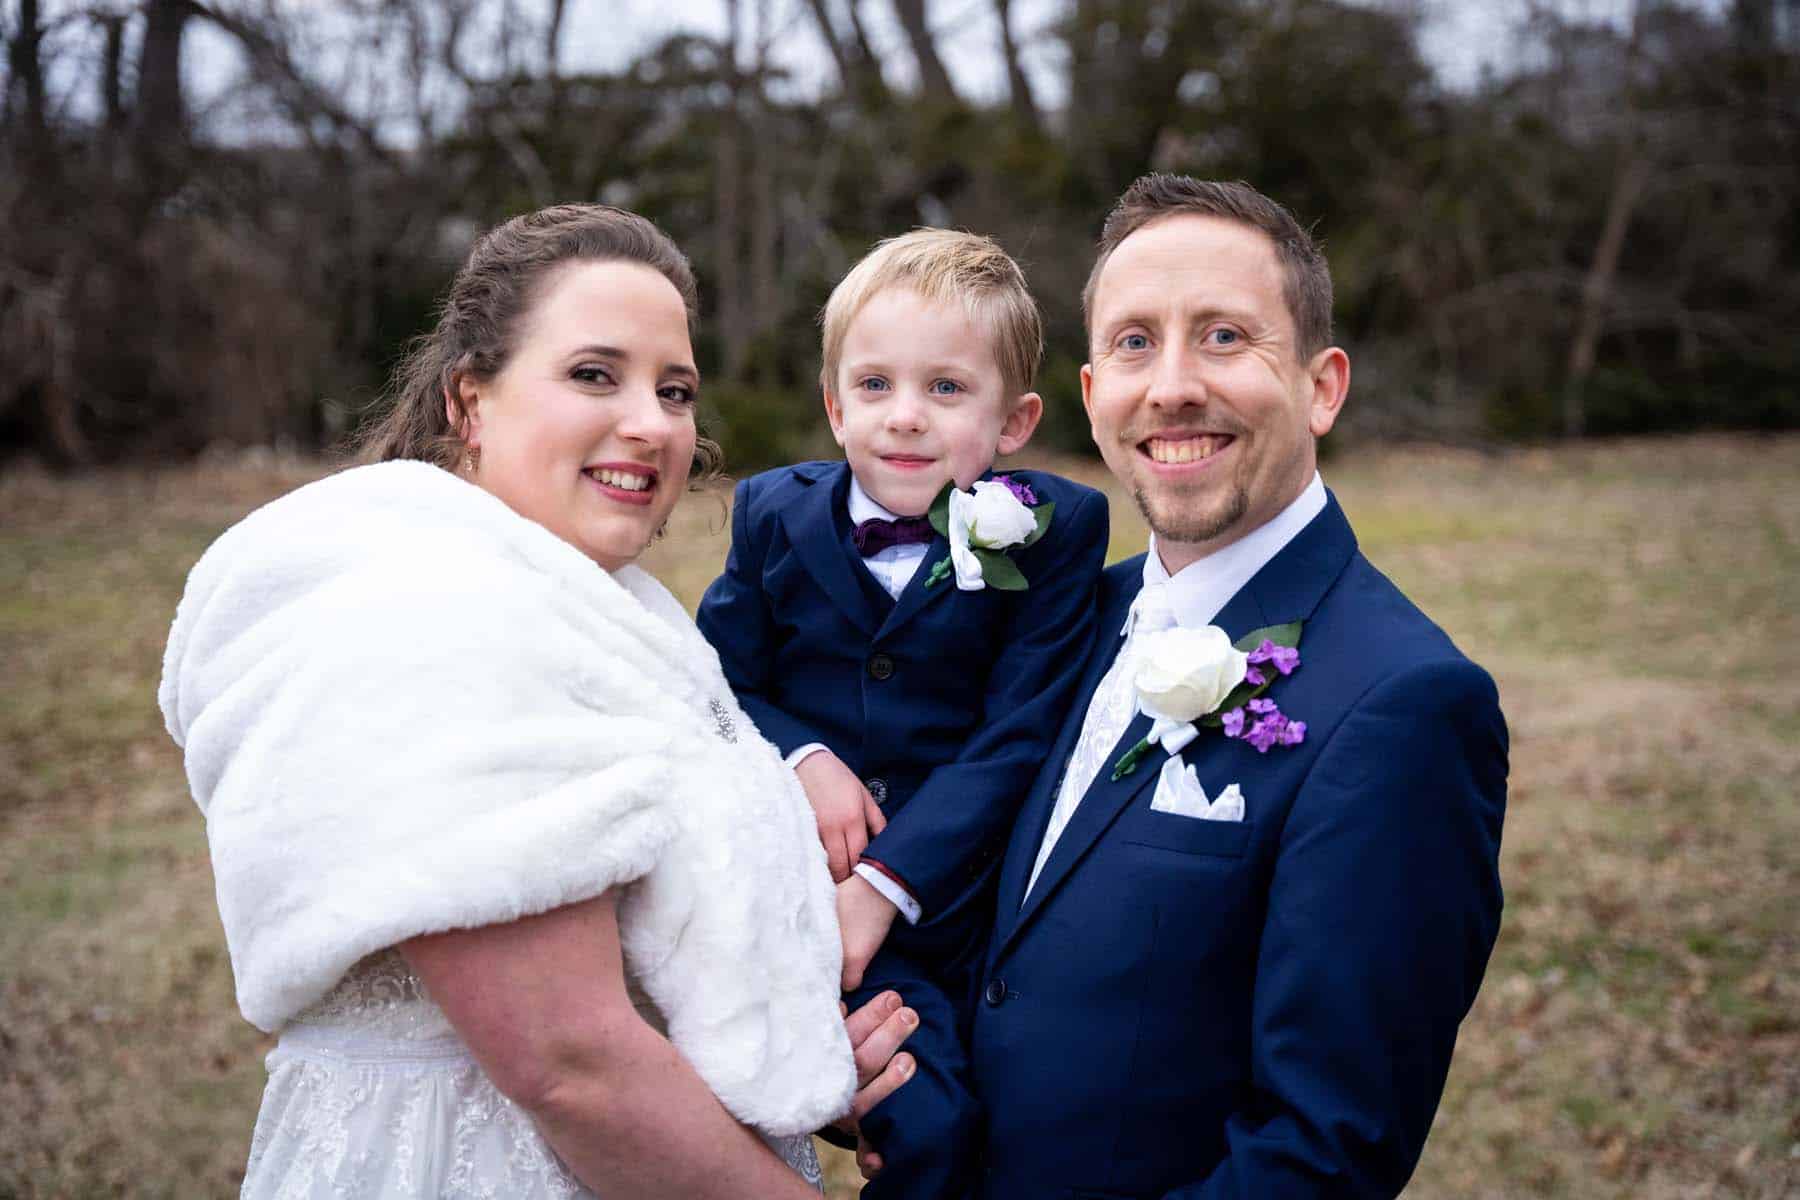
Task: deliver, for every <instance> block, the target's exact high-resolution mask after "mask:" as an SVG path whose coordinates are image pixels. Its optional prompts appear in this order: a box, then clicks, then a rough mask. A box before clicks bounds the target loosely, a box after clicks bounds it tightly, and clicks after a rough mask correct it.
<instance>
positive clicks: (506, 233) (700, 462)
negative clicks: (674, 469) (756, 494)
mask: <svg viewBox="0 0 1800 1200" xmlns="http://www.w3.org/2000/svg"><path fill="white" fill-rule="evenodd" d="M570 262H630V263H641V264H643V265H644V266H646V267H649V268H651V269H652V270H654V271H656V272H657V273H659V274H660V275H662V277H663V278H664V279H667V280H668V281H669V282H670V283H672V284H674V285H675V290H676V291H677V292H679V293H681V301H682V304H683V305H684V306H685V307H686V309H687V316H688V329H689V332H690V333H691V332H692V330H693V326H694V322H695V320H696V318H697V315H698V311H699V296H698V289H697V288H696V286H695V284H694V269H693V267H692V266H690V265H689V264H688V260H687V256H686V255H685V254H683V253H682V252H681V249H680V247H678V246H676V245H675V243H674V242H673V241H671V240H670V239H669V235H668V234H666V233H664V232H663V231H662V230H660V229H658V228H657V227H656V226H655V225H653V224H652V223H651V222H649V221H647V220H645V219H644V218H643V217H640V216H638V215H637V214H636V213H632V212H626V211H625V210H624V209H622V208H613V207H612V206H610V205H606V204H558V205H554V206H552V207H550V208H544V209H539V210H538V211H537V212H534V213H527V214H525V215H524V216H521V217H514V218H513V219H512V220H510V221H507V222H506V223H504V224H502V225H497V226H495V227H494V228H493V229H490V230H488V232H487V233H485V234H483V235H482V236H481V237H480V238H479V239H478V240H477V241H476V243H475V245H474V247H473V248H472V249H471V250H470V251H469V257H468V261H466V262H464V263H463V265H462V269H461V270H459V271H457V273H456V278H455V279H454V280H452V281H451V284H450V291H449V294H448V295H447V296H445V297H444V303H443V307H442V308H441V309H440V310H439V313H438V321H437V325H436V327H435V328H433V329H432V331H431V332H430V333H426V334H421V335H420V336H419V337H417V338H414V339H413V341H412V343H411V345H409V346H408V348H407V352H406V356H405V357H404V358H403V359H401V361H400V365H399V366H397V367H396V368H395V369H394V374H393V377H392V378H391V379H390V380H389V382H388V388H387V392H386V394H385V396H384V401H385V403H386V405H387V406H388V411H387V413H386V415H384V416H382V417H381V418H379V419H378V420H376V421H374V422H372V423H370V424H369V425H367V426H366V427H365V428H364V429H363V431H362V432H361V433H360V434H358V435H357V438H356V443H355V445H356V450H357V457H358V458H360V459H362V460H363V461H366V462H385V461H387V460H388V459H394V458H412V459H419V460H421V461H424V462H428V463H434V464H436V465H437V466H440V467H442V468H444V469H445V470H446V471H454V470H456V465H457V461H458V460H459V459H460V458H461V457H462V453H463V439H462V434H461V431H460V426H461V420H460V417H461V405H462V400H461V390H460V389H459V388H458V386H457V380H458V379H459V378H460V377H461V376H464V375H468V376H471V377H473V378H475V379H479V380H483V381H485V380H489V379H492V378H493V377H494V376H495V375H497V374H499V372H500V370H501V368H503V367H504V366H505V365H506V361H507V359H508V358H510V357H511V356H512V352H513V348H514V345H515V343H516V340H517V335H518V326H519V322H520V319H521V318H522V317H523V316H524V315H525V314H526V313H527V312H529V311H530V309H531V306H532V304H534V303H536V301H537V293H538V291H539V288H540V285H541V284H542V282H543V280H544V279H545V277H546V276H548V275H549V274H550V273H551V272H552V271H554V270H555V269H556V268H557V267H560V266H562V265H563V264H564V263H570ZM452 412H454V413H455V414H456V415H455V416H452V415H451V414H452ZM723 460H724V455H723V454H722V452H721V451H720V449H719V447H718V444H717V443H715V442H713V441H712V440H710V439H709V438H704V437H701V438H697V439H696V440H695V443H694V468H693V473H692V474H691V475H690V476H689V483H690V485H698V484H703V483H705V482H706V481H707V480H709V479H711V478H713V477H715V476H717V474H718V472H719V468H720V466H721V465H722V463H723Z"/></svg>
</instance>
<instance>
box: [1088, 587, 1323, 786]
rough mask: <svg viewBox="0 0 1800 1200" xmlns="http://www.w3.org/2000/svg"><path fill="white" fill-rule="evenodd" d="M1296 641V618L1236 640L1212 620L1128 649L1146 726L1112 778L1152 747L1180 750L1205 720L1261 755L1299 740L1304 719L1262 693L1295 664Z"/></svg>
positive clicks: (1297, 662)
mask: <svg viewBox="0 0 1800 1200" xmlns="http://www.w3.org/2000/svg"><path fill="white" fill-rule="evenodd" d="M1299 644H1300V622H1298V621H1295V622H1293V623H1291V624H1288V625H1271V626H1269V627H1268V628H1266V629H1256V630H1252V631H1251V632H1249V633H1247V634H1245V635H1244V636H1243V637H1241V638H1239V639H1238V640H1237V642H1236V643H1235V644H1234V643H1233V642H1232V640H1231V635H1230V634H1228V633H1226V632H1225V631H1224V630H1223V629H1220V628H1219V627H1218V626H1217V625H1208V626H1207V627H1206V628H1204V629H1180V628H1176V629H1166V630H1162V631H1161V632H1158V633H1148V634H1145V635H1144V636H1143V637H1142V639H1140V640H1139V641H1138V642H1137V643H1136V644H1135V645H1134V646H1133V648H1132V658H1133V660H1134V661H1133V663H1132V686H1133V688H1134V689H1135V690H1136V692H1137V703H1138V709H1139V711H1141V712H1143V713H1144V715H1145V716H1147V717H1149V718H1150V719H1151V725H1150V732H1149V733H1147V734H1145V735H1144V737H1143V738H1142V739H1141V740H1139V742H1138V743H1137V745H1135V746H1133V747H1132V748H1131V749H1129V750H1127V751H1126V752H1125V753H1124V754H1123V755H1121V756H1120V758H1119V761H1118V762H1116V763H1114V764H1113V769H1112V778H1114V779H1119V778H1121V777H1122V776H1125V775H1129V774H1131V773H1132V772H1133V771H1135V770H1137V765H1138V762H1139V760H1141V759H1142V758H1143V757H1144V755H1146V754H1148V753H1149V752H1150V747H1151V746H1153V745H1158V744H1160V745H1161V746H1162V748H1163V749H1164V750H1165V751H1167V752H1168V753H1169V754H1171V755H1174V754H1180V753H1181V752H1182V750H1184V749H1186V747H1187V744H1188V743H1189V742H1191V741H1193V740H1194V739H1195V738H1196V737H1198V736H1199V735H1200V727H1201V726H1202V725H1205V726H1207V727H1209V728H1216V729H1220V730H1222V731H1223V732H1224V734H1225V736H1226V737H1228V738H1241V739H1243V740H1244V741H1247V742H1249V743H1250V745H1251V746H1253V747H1254V748H1255V749H1256V751H1257V752H1258V753H1260V754H1266V753H1268V751H1269V749H1270V747H1272V746H1277V745H1280V746H1297V745H1299V744H1300V742H1301V741H1302V740H1304V739H1305V737H1306V723H1305V722H1304V721H1291V720H1289V719H1288V718H1286V717H1284V716H1283V715H1282V714H1281V711H1280V710H1279V709H1278V708H1276V706H1275V703H1274V701H1272V700H1268V699H1265V698H1264V696H1263V693H1264V692H1266V691H1268V690H1269V688H1270V686H1271V685H1272V684H1274V683H1275V681H1276V680H1278V679H1282V678H1285V677H1286V676H1288V675H1291V674H1293V672H1294V670H1295V668H1297V667H1298V666H1299V665H1300V653H1299V651H1298V650H1297V649H1295V647H1297V646H1298V645H1299ZM1246 710H1247V711H1246Z"/></svg>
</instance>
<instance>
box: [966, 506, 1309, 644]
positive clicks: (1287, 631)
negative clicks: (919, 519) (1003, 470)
mask: <svg viewBox="0 0 1800 1200" xmlns="http://www.w3.org/2000/svg"><path fill="white" fill-rule="evenodd" d="M946 503H947V502H946ZM1300 624H1301V623H1300V622H1299V621H1289V622H1288V623H1287V624H1286V625H1264V626H1263V627H1262V628H1261V629H1252V630H1251V631H1250V632H1249V633H1246V634H1245V635H1244V636H1243V637H1241V638H1239V639H1238V640H1237V641H1235V642H1233V643H1232V646H1233V647H1234V648H1235V649H1238V650H1242V651H1243V652H1244V653H1245V654H1248V653H1250V652H1251V651H1252V650H1254V649H1256V648H1257V647H1258V646H1260V645H1262V644H1263V639H1264V638H1267V639H1268V640H1269V641H1271V642H1274V643H1275V644H1276V645H1277V646H1286V647H1287V648H1288V649H1290V650H1292V649H1293V648H1294V647H1296V646H1298V645H1299V644H1300Z"/></svg>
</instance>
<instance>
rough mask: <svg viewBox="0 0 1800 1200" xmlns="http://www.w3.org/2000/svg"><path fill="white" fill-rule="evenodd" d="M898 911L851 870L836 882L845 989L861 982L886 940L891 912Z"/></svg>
mask: <svg viewBox="0 0 1800 1200" xmlns="http://www.w3.org/2000/svg"><path fill="white" fill-rule="evenodd" d="M899 911H900V910H899V909H897V908H895V907H894V902H893V901H892V900H889V899H888V898H887V897H886V896H884V895H882V894H881V893H880V892H878V891H876V890H875V888H874V885H872V884H871V883H870V882H869V881H868V880H866V879H864V878H863V877H862V876H861V875H856V874H852V875H851V876H850V878H848V879H846V880H844V881H843V882H842V883H840V884H838V885H837V915H838V929H839V930H840V931H841V932H842V934H843V938H844V980H843V987H844V990H845V991H846V992H847V991H850V990H851V989H852V988H858V987H861V986H862V980H863V972H864V971H866V970H868V969H869V960H870V959H872V958H874V957H875V952H876V951H877V950H879V949H881V943H882V942H884V941H886V940H887V935H888V930H889V929H890V928H891V927H892V926H893V924H894V915H895V914H896V913H898V912H899Z"/></svg>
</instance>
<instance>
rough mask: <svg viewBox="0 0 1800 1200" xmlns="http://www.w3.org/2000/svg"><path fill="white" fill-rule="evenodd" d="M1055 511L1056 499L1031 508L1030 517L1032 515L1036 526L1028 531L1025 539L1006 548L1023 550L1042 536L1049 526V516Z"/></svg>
mask: <svg viewBox="0 0 1800 1200" xmlns="http://www.w3.org/2000/svg"><path fill="white" fill-rule="evenodd" d="M1055 512H1056V501H1054V500H1052V501H1050V502H1049V503H1047V504H1040V505H1038V506H1037V507H1036V508H1034V509H1032V510H1031V517H1032V520H1034V521H1036V522H1037V528H1036V529H1034V530H1032V531H1031V532H1030V533H1028V534H1026V535H1025V540H1024V541H1022V542H1020V543H1019V544H1018V545H1017V546H1008V547H1007V549H1008V550H1023V549H1024V548H1025V547H1027V546H1029V545H1032V544H1033V543H1035V542H1036V541H1037V540H1038V539H1039V538H1041V537H1043V536H1044V531H1045V530H1046V529H1048V528H1050V517H1051V516H1052V514H1054V513H1055Z"/></svg>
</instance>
